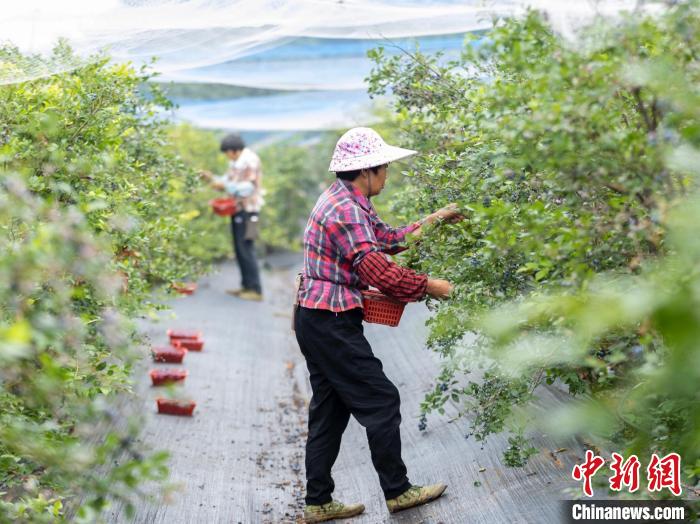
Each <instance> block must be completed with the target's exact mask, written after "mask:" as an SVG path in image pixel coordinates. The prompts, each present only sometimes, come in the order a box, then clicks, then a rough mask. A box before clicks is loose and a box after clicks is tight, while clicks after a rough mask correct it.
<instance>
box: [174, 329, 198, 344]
mask: <svg viewBox="0 0 700 524" xmlns="http://www.w3.org/2000/svg"><path fill="white" fill-rule="evenodd" d="M166 333H167V335H168V337H170V341H171V342H172V341H174V340H181V339H183V338H193V339H195V340H199V339H200V338H202V332H201V331H195V330H193V329H169V330H168V331H166Z"/></svg>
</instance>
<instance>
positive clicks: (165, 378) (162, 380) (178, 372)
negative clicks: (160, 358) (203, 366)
mask: <svg viewBox="0 0 700 524" xmlns="http://www.w3.org/2000/svg"><path fill="white" fill-rule="evenodd" d="M149 375H151V381H152V382H153V385H154V386H163V385H166V384H173V383H175V382H183V381H184V380H185V379H186V378H187V370H186V369H152V370H151V371H150V373H149Z"/></svg>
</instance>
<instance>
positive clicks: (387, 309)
mask: <svg viewBox="0 0 700 524" xmlns="http://www.w3.org/2000/svg"><path fill="white" fill-rule="evenodd" d="M405 307H406V304H405V303H403V302H399V301H398V300H396V299H393V298H391V297H388V296H386V295H384V294H382V293H380V292H379V291H374V290H371V289H368V290H365V291H363V292H362V308H363V309H364V315H365V318H364V320H365V322H370V323H372V324H384V325H385V326H391V327H396V326H398V325H399V322H400V321H401V315H403V310H404V308H405Z"/></svg>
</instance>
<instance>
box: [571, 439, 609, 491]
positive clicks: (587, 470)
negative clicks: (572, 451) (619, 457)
mask: <svg viewBox="0 0 700 524" xmlns="http://www.w3.org/2000/svg"><path fill="white" fill-rule="evenodd" d="M603 464H605V459H603V457H599V456H597V455H594V454H593V452H592V451H591V450H590V449H587V450H586V462H584V463H583V464H581V465H578V464H576V465H575V466H574V470H573V471H572V472H571V475H572V476H573V477H574V480H583V492H584V493H585V494H586V496H588V497H592V496H593V487H592V486H591V478H593V475H595V474H596V471H598V470H599V469H600V468H602V467H603Z"/></svg>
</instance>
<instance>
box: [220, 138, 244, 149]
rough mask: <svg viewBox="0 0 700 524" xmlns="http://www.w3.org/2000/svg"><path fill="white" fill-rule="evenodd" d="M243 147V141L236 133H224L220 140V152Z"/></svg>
mask: <svg viewBox="0 0 700 524" xmlns="http://www.w3.org/2000/svg"><path fill="white" fill-rule="evenodd" d="M244 149H245V142H243V139H242V138H241V135H239V134H238V133H231V134H230V135H226V136H225V137H224V138H223V139H222V140H221V152H222V153H225V152H226V151H243V150H244Z"/></svg>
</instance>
